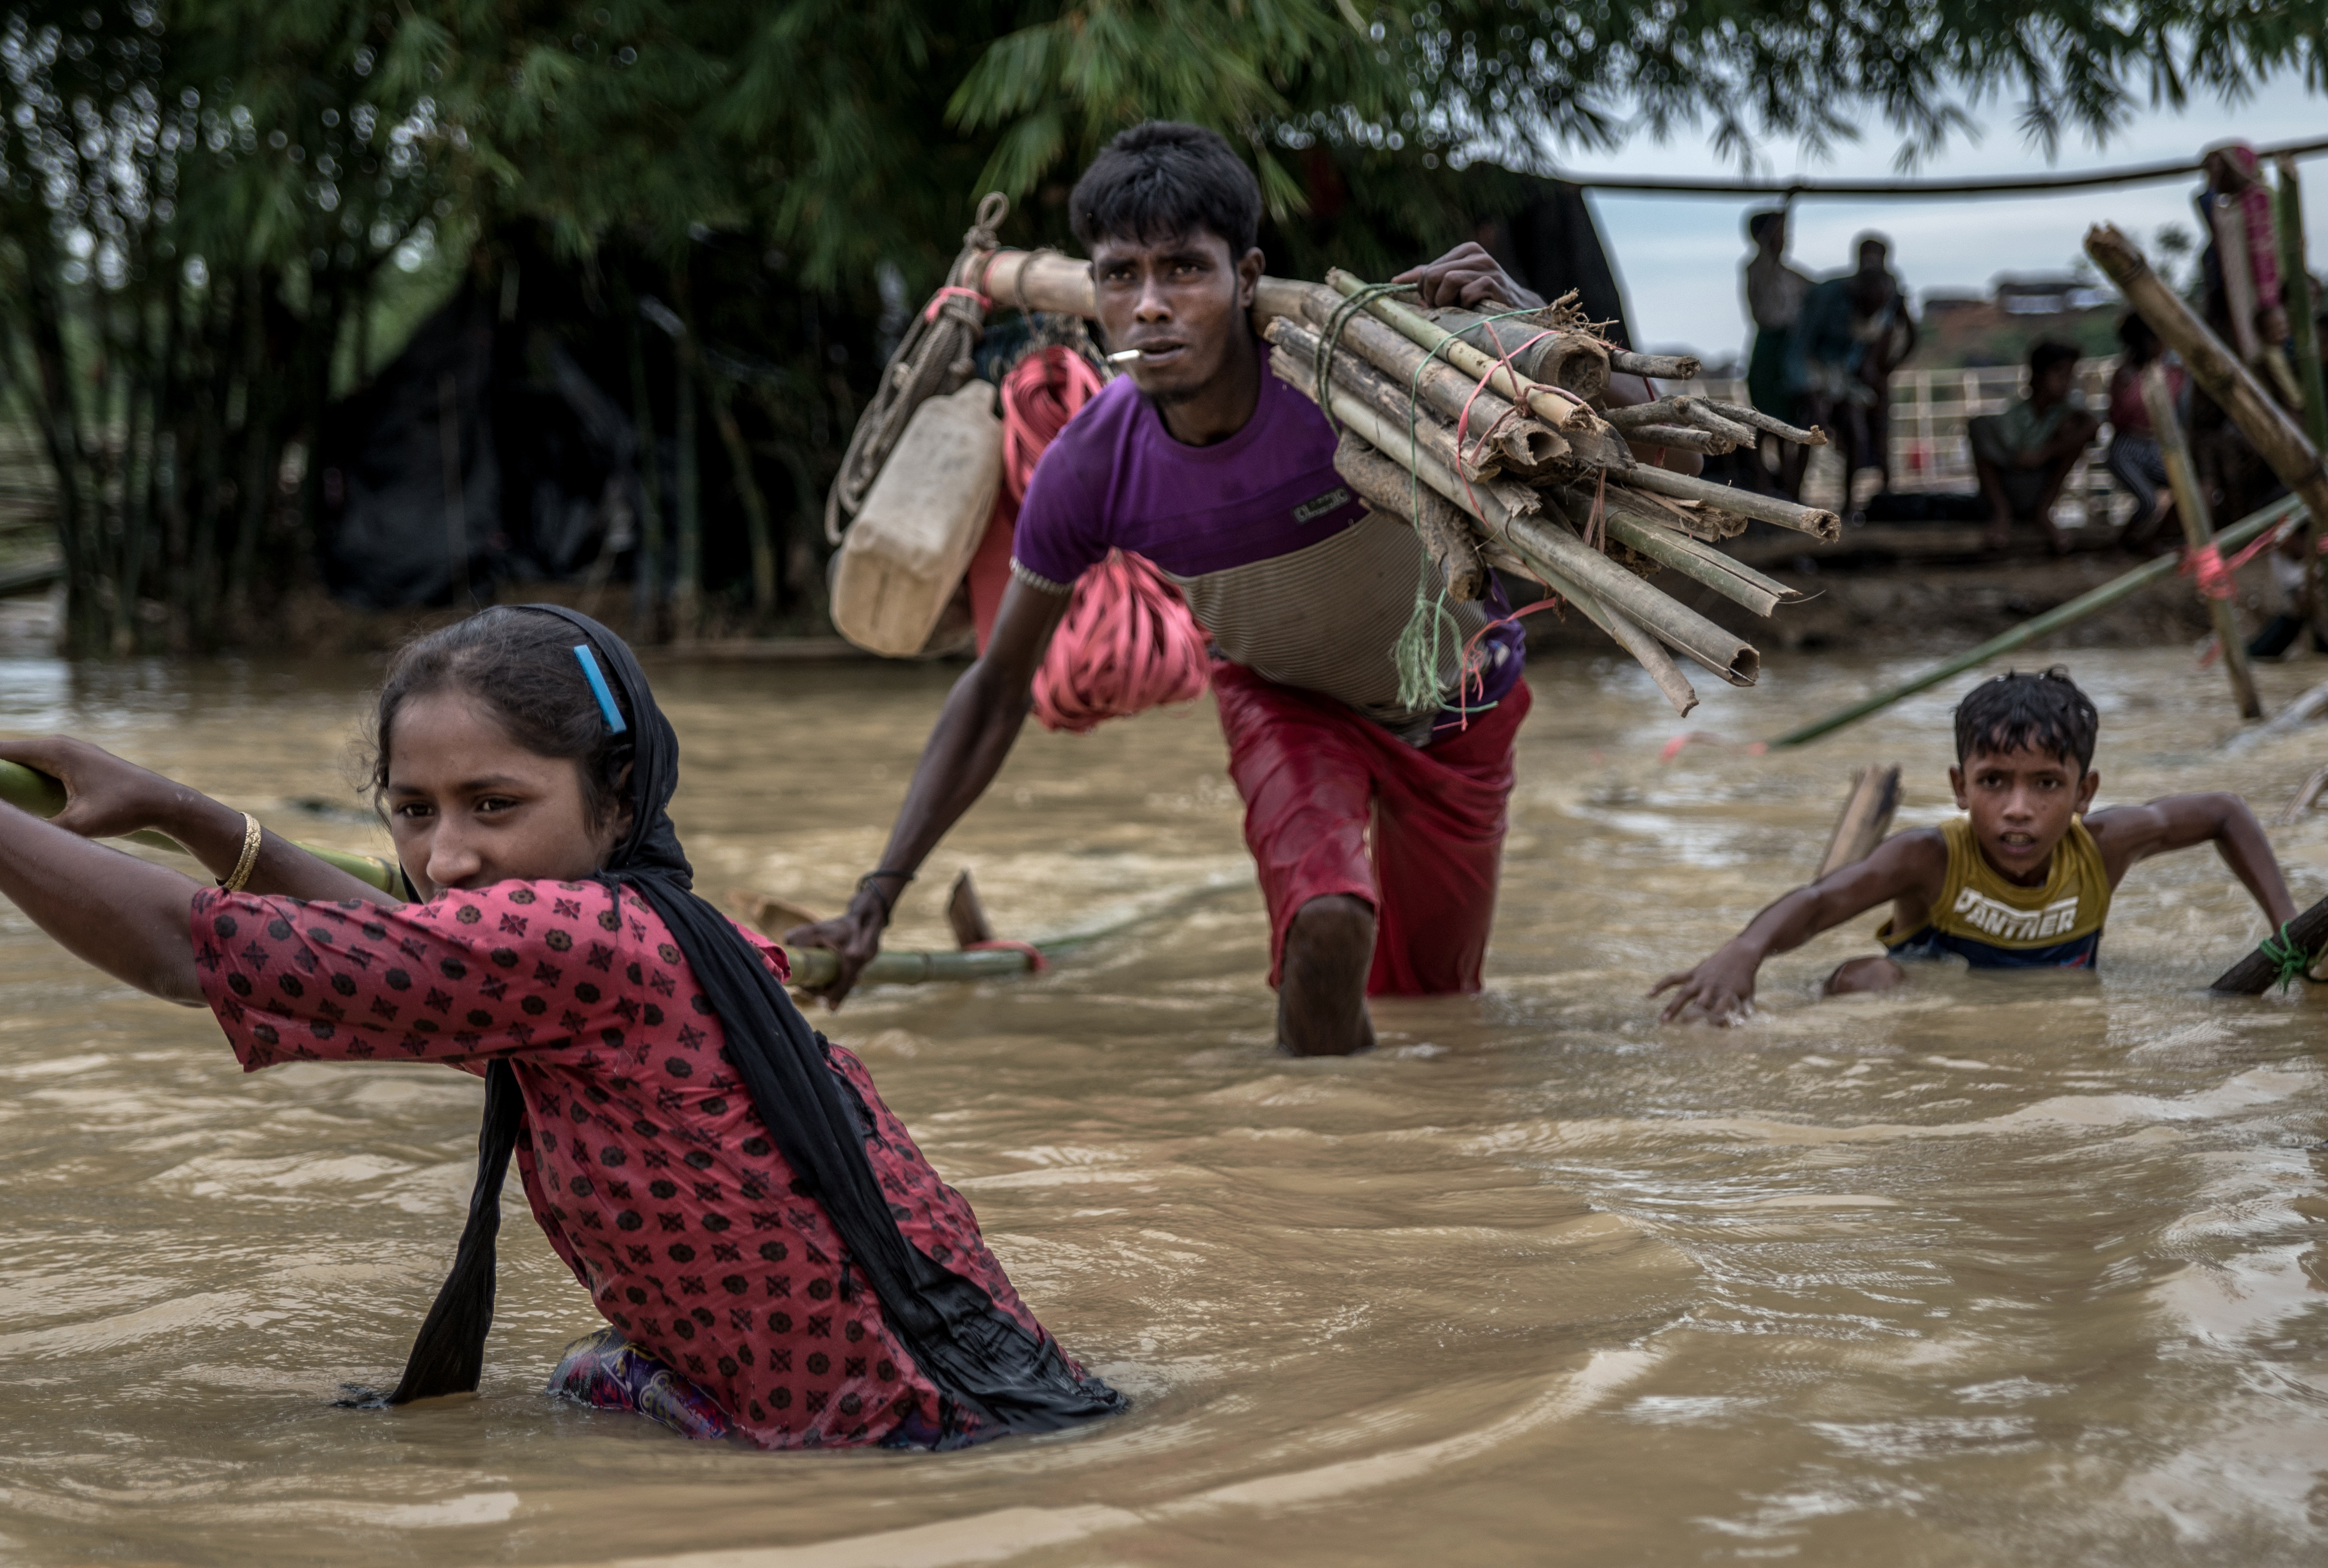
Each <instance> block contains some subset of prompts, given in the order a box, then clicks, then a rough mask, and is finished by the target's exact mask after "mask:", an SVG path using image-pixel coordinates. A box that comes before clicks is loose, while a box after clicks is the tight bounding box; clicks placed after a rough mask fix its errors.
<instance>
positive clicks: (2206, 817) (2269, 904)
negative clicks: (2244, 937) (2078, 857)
mask: <svg viewBox="0 0 2328 1568" xmlns="http://www.w3.org/2000/svg"><path fill="white" fill-rule="evenodd" d="M2086 830H2087V831H2089V832H2090V833H2092V834H2093V836H2094V842H2095V844H2096V845H2097V846H2098V848H2099V849H2100V850H2101V852H2102V865H2103V868H2104V869H2106V870H2107V871H2108V873H2109V879H2110V886H2111V887H2117V885H2118V882H2119V879H2120V878H2123V877H2125V875H2126V872H2127V871H2128V870H2130V869H2132V868H2133V866H2134V864H2135V862H2136V861H2137V860H2146V859H2149V858H2150V857H2151V856H2153V855H2163V854H2165V853H2166V852H2167V851H2169V850H2188V849H2191V848H2192V847H2193V846H2195V845H2199V844H2204V843H2207V842H2210V841H2212V842H2213V844H2214V846H2215V852H2216V853H2217V854H2219V855H2220V856H2222V858H2223V864H2225V865H2226V866H2229V868H2230V869H2231V874H2232V875H2233V876H2235V877H2237V878H2239V880H2240V881H2241V882H2243V883H2245V884H2246V885H2247V889H2248V892H2249V893H2252V894H2253V895H2255V901H2256V902H2257V904H2258V905H2260V906H2262V908H2263V912H2264V917H2265V918H2266V919H2267V920H2269V921H2270V922H2271V927H2272V929H2273V930H2274V931H2276V930H2278V929H2279V928H2280V927H2281V926H2283V925H2286V924H2287V923H2288V922H2289V921H2291V920H2293V919H2295V898H2293V897H2290V896H2289V894H2288V891H2287V881H2286V878H2283V877H2282V876H2281V875H2280V874H2279V859H2278V857H2277V856H2276V855H2274V854H2273V853H2272V852H2271V840H2269V839H2267V838H2266V837H2265V836H2264V831H2263V824H2262V823H2261V822H2257V821H2256V818H2255V813H2254V812H2251V811H2249V810H2248V803H2247V802H2245V801H2243V800H2241V799H2239V796H2237V795H2235V794H2232V793H2230V792H2229V791H2228V790H2211V791H2209V792H2208V793H2205V794H2196V795H2161V796H2160V797H2159V798H2158V799H2156V800H2154V801H2152V802H2150V803H2147V804H2146V805H2139V806H2113V807H2111V808H2110V809H2109V810H2107V811H2101V812H2093V813H2092V814H2091V815H2089V816H2088V817H2087V818H2086Z"/></svg>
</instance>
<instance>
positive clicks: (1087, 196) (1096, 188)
mask: <svg viewBox="0 0 2328 1568" xmlns="http://www.w3.org/2000/svg"><path fill="white" fill-rule="evenodd" d="M1067 223H1068V225H1069V226H1070V227H1071V228H1073V229H1074V230H1075V238H1076V239H1079V240H1081V241H1082V242H1083V247H1084V249H1085V250H1086V251H1088V250H1090V249H1093V248H1094V246H1096V245H1098V244H1099V242H1100V241H1101V240H1103V239H1134V240H1139V241H1141V242H1143V243H1146V244H1151V245H1152V244H1155V243H1158V242H1159V241H1161V240H1167V239H1178V237H1179V236H1181V235H1183V234H1187V233H1191V232H1194V231H1195V230H1199V229H1202V230H1207V231H1209V232H1211V233H1214V234H1216V235H1218V236H1220V238H1221V239H1225V240H1226V241H1227V242H1228V248H1229V256H1230V258H1232V259H1234V258H1237V257H1241V256H1243V255H1244V253H1245V252H1246V251H1248V250H1250V249H1253V243H1254V241H1255V239H1257V238H1258V237H1259V235H1260V233H1261V182H1260V181H1258V180H1256V179H1254V178H1253V171H1252V170H1251V169H1248V168H1246V167H1245V165H1244V160H1243V159H1242V158H1240V157H1238V156H1237V155H1236V153H1235V151H1234V149H1232V148H1231V147H1230V146H1229V145H1228V143H1227V141H1226V140H1225V139H1224V138H1223V137H1222V136H1221V135H1220V134H1219V133H1218V132H1216V131H1208V130H1206V129H1205V128H1204V127H1202V126H1187V125H1181V124H1179V123H1178V122H1177V121H1174V120H1150V121H1149V122H1148V123H1147V124H1145V125H1137V126H1134V127H1131V129H1130V130H1128V131H1122V132H1120V133H1118V135H1117V136H1116V138H1115V139H1114V140H1113V141H1112V142H1110V143H1108V144H1107V146H1106V148H1105V149H1104V150H1103V152H1101V154H1100V155H1099V156H1098V157H1096V158H1094V159H1093V160H1092V164H1091V167H1090V168H1088V169H1085V170H1084V177H1083V178H1082V179H1080V180H1077V181H1076V182H1075V192H1074V194H1072V195H1070V196H1069V197H1068V198H1067Z"/></svg>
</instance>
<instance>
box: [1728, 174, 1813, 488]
mask: <svg viewBox="0 0 2328 1568" xmlns="http://www.w3.org/2000/svg"><path fill="white" fill-rule="evenodd" d="M1746 236H1747V238H1748V239H1751V240H1752V241H1753V244H1754V254H1753V255H1752V256H1751V257H1749V258H1747V261H1746V266H1745V268H1744V269H1743V270H1744V273H1745V286H1746V314H1747V315H1748V316H1749V317H1750V318H1751V319H1752V321H1753V323H1754V346H1753V348H1752V349H1751V351H1750V352H1748V354H1747V359H1746V396H1747V399H1748V400H1749V401H1751V402H1752V404H1753V405H1754V406H1755V407H1756V408H1760V409H1761V410H1762V412H1764V413H1765V414H1768V415H1769V416H1770V417H1771V418H1774V419H1784V420H1786V421H1787V422H1788V424H1795V423H1798V420H1797V419H1796V418H1795V416H1796V413H1797V408H1796V406H1795V405H1796V404H1797V403H1798V401H1799V400H1800V399H1798V398H1797V397H1796V396H1795V392H1794V390H1793V389H1792V388H1791V387H1790V386H1788V381H1787V344H1788V339H1789V338H1790V337H1791V336H1792V335H1793V333H1794V328H1795V323H1796V321H1797V319H1798V317H1800V316H1801V315H1802V312H1803V296H1805V295H1807V294H1808V293H1809V292H1810V291H1811V288H1812V283H1811V278H1810V275H1809V274H1808V273H1807V272H1804V271H1802V270H1801V269H1799V268H1795V267H1791V266H1788V263H1787V214H1786V210H1785V209H1784V208H1772V209H1770V210H1769V211H1762V212H1751V213H1749V214H1747V217H1746ZM1774 445H1776V446H1777V447H1778V449H1779V473H1778V479H1777V485H1778V492H1779V494H1781V495H1784V496H1785V497H1787V498H1788V500H1790V501H1791V500H1794V499H1795V498H1797V497H1798V496H1799V495H1800V494H1801V493H1802V488H1803V462H1804V459H1805V458H1806V457H1807V456H1808V455H1810V448H1809V447H1807V446H1797V445H1796V444H1794V443H1793V442H1790V441H1776V442H1774ZM1755 455H1756V457H1757V458H1758V459H1759V458H1760V455H1761V448H1760V446H1757V447H1756V448H1755ZM1748 472H1749V473H1751V474H1753V475H1754V477H1755V478H1757V479H1762V478H1764V477H1765V476H1766V475H1767V474H1769V470H1768V469H1767V468H1765V467H1764V466H1763V465H1761V463H1760V461H1757V462H1755V463H1753V464H1751V465H1748Z"/></svg>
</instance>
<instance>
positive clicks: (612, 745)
mask: <svg viewBox="0 0 2328 1568" xmlns="http://www.w3.org/2000/svg"><path fill="white" fill-rule="evenodd" d="M581 641H582V634H581V633H580V632H578V631H577V630H576V629H575V627H574V626H573V624H571V623H569V622H568V621H565V620H562V619H560V618H559V616H556V615H542V614H540V612H538V611H530V610H519V609H512V608H510V607H508V606H495V607H494V608H493V609H490V610H481V611H479V612H478V613H477V614H475V615H471V616H470V617H469V618H468V619H467V620H465V621H456V622H455V623H454V624H452V625H449V626H446V627H444V628H442V629H440V630H438V631H435V632H431V633H429V634H427V636H424V637H418V638H415V639H414V640H413V641H411V642H409V643H406V644H405V645H404V646H403V648H402V649H400V650H399V651H398V653H397V655H396V657H395V659H394V660H392V661H391V662H390V664H389V667H388V680H387V681H386V682H385V683H384V684H383V685H382V686H381V687H380V703H379V706H378V708H377V709H376V710H375V712H374V715H373V720H372V732H371V788H372V793H373V796H374V798H375V799H377V798H378V797H379V796H380V794H381V793H383V792H385V791H386V790H387V788H388V770H389V747H390V741H391V739H392V737H393V731H394V726H395V723H396V715H397V711H398V710H399V709H401V708H402V707H403V706H404V705H405V704H406V703H407V702H409V701H410V700H412V699H414V698H416V697H429V696H434V695H435V694H436V693H438V692H440V691H458V692H461V693H462V694H464V695H465V696H468V697H474V698H475V699H477V700H478V701H480V702H482V703H483V704H484V705H485V707H486V708H487V709H489V710H490V711H491V712H492V713H493V717H494V718H497V719H499V720H500V721H501V724H502V728H503V729H504V730H506V731H507V732H508V734H509V737H510V738H511V739H512V740H513V741H515V742H516V743H517V744H518V745H519V746H523V747H524V748H525V749H526V750H528V751H530V752H531V753H533V754H534V755H535V756H549V757H557V758H560V759H562V760H565V761H568V762H572V763H574V764H575V765H577V767H578V768H579V769H580V770H581V774H582V805H583V809H584V811H585V812H587V815H588V817H589V820H590V821H592V822H605V820H606V819H607V817H608V816H609V815H610V814H611V813H612V812H614V811H615V808H616V806H617V805H618V804H619V803H621V799H622V792H623V788H624V778H625V775H628V773H629V771H630V767H631V760H632V756H633V755H634V746H633V741H634V738H635V737H636V736H637V733H638V724H637V716H636V715H635V714H634V713H632V712H631V711H630V707H629V704H628V703H627V702H625V701H624V698H623V693H622V689H621V688H620V687H619V686H614V687H611V688H610V691H611V695H612V696H613V697H614V699H615V703H616V704H617V705H618V708H619V710H620V711H621V713H622V715H623V722H624V725H625V726H626V728H624V731H623V733H622V734H620V735H615V734H612V733H610V732H609V731H608V729H607V728H606V715H605V710H604V709H601V708H600V707H599V706H598V698H597V694H596V692H594V691H592V690H590V683H589V681H588V680H587V678H586V677H585V676H584V675H583V673H582V663H581V661H580V660H578V659H577V658H576V657H575V656H574V645H575V644H576V643H579V642H581Z"/></svg>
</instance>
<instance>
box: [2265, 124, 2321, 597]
mask: <svg viewBox="0 0 2328 1568" xmlns="http://www.w3.org/2000/svg"><path fill="white" fill-rule="evenodd" d="M2278 168H2279V189H2278V190H2276V191H2275V192H2272V195H2273V201H2274V205H2275V207H2276V217H2277V218H2278V221H2279V276H2280V277H2281V279H2282V280H2283V281H2282V287H2283V288H2284V289H2285V291H2286V294H2287V296H2288V304H2289V306H2290V308H2289V310H2288V316H2289V321H2288V325H2289V326H2290V327H2291V328H2292V329H2293V331H2292V333H2291V336H2292V338H2293V346H2294V348H2295V380H2296V384H2297V385H2298V386H2299V387H2300V388H2302V389H2303V392H2304V428H2305V433H2306V434H2308V435H2309V436H2310V437H2312V445H2313V446H2315V447H2317V448H2319V449H2320V450H2321V451H2323V452H2328V388H2323V385H2322V381H2321V373H2320V333H2319V331H2318V329H2317V327H2316V326H2315V325H2314V318H2315V317H2316V315H2317V314H2318V307H2319V302H2318V301H2317V300H2315V299H2314V297H2313V294H2312V273H2311V271H2310V269H2309V268H2308V267H2307V266H2306V264H2305V254H2304V249H2305V246H2304V186H2303V185H2302V183H2300V182H2299V181H2298V180H2297V178H2296V174H2295V158H2294V157H2292V156H2290V155H2288V154H2286V153H2282V154H2281V155H2279V159H2278ZM2323 544H2328V518H2323V517H2320V516H2317V515H2314V518H2313V519H2312V528H2311V531H2310V533H2309V535H2308V536H2307V537H2306V539H2305V546H2306V548H2305V551H2304V592H2305V602H2306V603H2307V604H2308V605H2309V606H2310V607H2311V612H2312V634H2313V636H2314V638H2315V639H2317V638H2320V637H2323V636H2328V592H2323V585H2322V580H2321V579H2322V573H2321V566H2320V549H2321V547H2322V545H2323Z"/></svg>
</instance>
